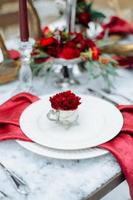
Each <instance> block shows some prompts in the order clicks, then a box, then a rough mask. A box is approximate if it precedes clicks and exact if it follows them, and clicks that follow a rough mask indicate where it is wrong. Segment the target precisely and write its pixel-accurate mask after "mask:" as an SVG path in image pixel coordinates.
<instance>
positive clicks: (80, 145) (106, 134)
mask: <svg viewBox="0 0 133 200" xmlns="http://www.w3.org/2000/svg"><path fill="white" fill-rule="evenodd" d="M80 96H81V102H82V104H81V105H80V106H79V121H78V125H77V126H73V127H71V128H70V129H68V130H67V129H65V128H64V127H62V126H59V125H58V124H57V123H55V122H51V121H49V120H48V119H47V117H46V115H47V113H48V111H49V110H50V109H51V106H50V102H49V95H46V96H44V99H43V100H39V101H37V102H35V103H33V104H31V105H30V106H29V107H27V108H26V109H25V110H24V112H23V113H22V115H21V117H20V127H21V129H22V131H23V132H24V133H25V135H27V137H29V138H30V139H31V140H32V141H34V142H36V143H38V144H40V145H44V146H45V147H50V148H53V149H62V150H77V149H86V148H90V147H95V146H98V145H100V144H102V143H105V142H107V141H109V140H111V139H112V138H114V137H115V136H116V135H117V134H118V133H119V132H120V130H121V128H122V125H123V117H122V114H121V113H120V111H119V110H118V109H117V108H116V107H115V106H114V105H112V104H111V103H108V102H106V101H105V100H102V99H99V98H97V97H92V96H88V95H80Z"/></svg>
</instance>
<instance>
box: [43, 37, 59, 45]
mask: <svg viewBox="0 0 133 200" xmlns="http://www.w3.org/2000/svg"><path fill="white" fill-rule="evenodd" d="M55 42H56V39H55V38H53V37H50V38H41V39H40V41H39V44H40V46H41V47H47V46H49V45H52V44H54V43H55Z"/></svg>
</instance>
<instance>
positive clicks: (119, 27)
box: [97, 16, 133, 39]
mask: <svg viewBox="0 0 133 200" xmlns="http://www.w3.org/2000/svg"><path fill="white" fill-rule="evenodd" d="M102 27H103V31H102V32H101V33H100V34H99V36H98V37H97V38H98V39H102V38H103V37H104V34H105V31H106V30H108V31H109V35H113V34H115V35H123V36H124V35H128V34H133V26H132V25H131V24H130V23H129V22H127V21H126V20H124V19H121V18H119V17H117V16H112V17H111V18H110V21H109V23H106V24H102Z"/></svg>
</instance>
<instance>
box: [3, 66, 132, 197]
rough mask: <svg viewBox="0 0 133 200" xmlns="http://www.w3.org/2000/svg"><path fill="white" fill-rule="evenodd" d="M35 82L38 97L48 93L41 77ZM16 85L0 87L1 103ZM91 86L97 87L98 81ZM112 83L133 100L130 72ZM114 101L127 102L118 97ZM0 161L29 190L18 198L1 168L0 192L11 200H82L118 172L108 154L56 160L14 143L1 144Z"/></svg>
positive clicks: (120, 72)
mask: <svg viewBox="0 0 133 200" xmlns="http://www.w3.org/2000/svg"><path fill="white" fill-rule="evenodd" d="M35 82H36V84H35V85H36V87H37V88H40V90H39V91H38V92H40V94H44V93H48V92H50V90H47V89H46V87H43V85H45V83H44V81H42V78H40V80H35ZM37 83H38V84H37ZM16 84H17V81H16V82H14V83H10V84H6V85H1V86H0V103H2V102H4V101H5V100H6V99H8V98H9V97H10V95H11V94H12V92H13V91H14V89H15V87H16ZM94 84H95V85H99V84H98V82H97V81H95V82H94ZM114 84H115V86H116V91H119V92H121V93H123V94H126V95H127V96H130V97H133V89H132V85H133V72H132V71H128V70H119V77H118V78H117V80H116V82H115V83H114ZM86 87H87V85H86ZM84 88H85V87H83V86H81V88H78V90H79V92H83V93H85V89H84ZM52 90H53V89H52ZM115 99H116V98H115ZM116 100H118V101H119V103H123V104H124V103H128V102H125V101H124V100H123V99H120V98H119V99H116ZM0 161H2V162H3V163H4V164H5V165H6V166H7V167H9V168H10V169H12V170H14V171H15V172H16V173H18V174H19V175H21V176H22V177H23V178H24V180H25V181H26V182H27V183H28V185H29V187H30V190H31V191H30V193H29V195H28V196H23V195H20V194H19V193H18V192H16V191H15V190H14V187H13V185H12V184H11V182H10V181H9V179H8V178H7V177H6V175H5V173H4V172H3V170H2V169H0V182H1V184H0V190H2V191H4V192H5V193H7V194H8V195H9V196H10V197H11V198H12V199H13V200H18V199H19V200H21V199H22V200H23V199H27V200H44V199H46V200H81V199H82V198H85V197H87V196H88V195H89V194H90V193H91V192H92V191H94V190H95V189H96V188H98V187H100V186H101V185H102V184H103V183H105V182H106V181H108V180H109V179H110V178H111V177H112V176H114V175H115V174H117V173H118V172H119V171H120V167H119V165H118V164H117V162H116V161H115V159H114V158H113V157H112V156H111V155H110V154H108V155H106V156H102V157H98V158H93V159H86V160H81V161H65V160H56V159H50V158H46V157H42V156H39V155H37V154H34V153H32V152H30V151H28V150H25V149H23V148H22V147H21V146H19V145H18V144H17V143H16V142H15V141H6V142H5V141H4V142H1V143H0Z"/></svg>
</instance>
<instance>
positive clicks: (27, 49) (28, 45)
mask: <svg viewBox="0 0 133 200" xmlns="http://www.w3.org/2000/svg"><path fill="white" fill-rule="evenodd" d="M32 46H33V43H32V42H31V41H28V42H20V48H19V50H20V53H21V68H20V71H19V90H20V91H21V92H22V91H24V92H30V91H31V90H32V71H31V67H30V58H31V52H32Z"/></svg>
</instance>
